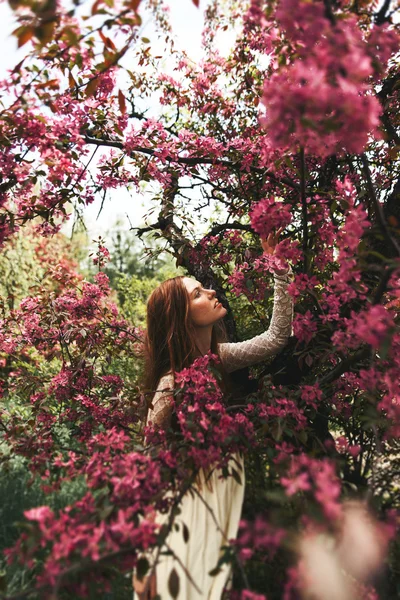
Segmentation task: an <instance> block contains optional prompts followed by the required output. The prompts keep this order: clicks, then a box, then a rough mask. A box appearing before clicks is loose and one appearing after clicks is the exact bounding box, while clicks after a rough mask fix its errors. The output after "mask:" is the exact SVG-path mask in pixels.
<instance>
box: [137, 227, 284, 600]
mask: <svg viewBox="0 0 400 600" xmlns="http://www.w3.org/2000/svg"><path fill="white" fill-rule="evenodd" d="M280 232H281V230H278V231H277V233H276V234H270V235H269V236H268V238H267V239H266V240H264V241H262V247H263V250H264V252H266V253H268V254H273V253H274V252H275V246H276V244H277V242H278V237H279V234H280ZM291 279H292V274H291V270H290V268H289V269H286V270H284V271H283V270H276V271H275V274H274V280H275V285H274V308H273V313H272V318H271V322H270V326H269V328H268V330H267V331H266V332H265V333H263V334H261V335H259V336H256V337H254V338H252V339H251V340H247V341H245V342H239V343H218V338H217V327H216V326H217V324H218V323H219V322H220V321H221V319H223V318H224V316H225V315H226V309H225V308H224V307H223V306H222V304H221V303H220V302H219V301H218V299H217V298H216V294H215V291H214V290H208V289H204V288H203V287H202V286H201V284H200V283H199V282H198V281H196V280H195V279H191V278H189V277H175V278H173V279H169V280H167V281H165V282H164V283H162V284H161V285H160V286H159V287H158V288H156V289H155V290H154V292H153V293H152V295H151V296H150V298H149V301H148V305H147V339H146V345H147V373H146V375H147V386H146V388H147V389H156V390H157V391H156V393H155V394H154V396H153V399H152V402H151V407H150V410H149V412H148V416H147V423H148V424H150V423H151V424H153V425H156V426H158V427H162V428H168V426H169V423H170V419H171V413H172V409H171V397H172V393H173V389H174V373H176V372H178V371H180V370H181V369H183V368H185V367H188V366H189V365H190V364H191V363H192V362H193V360H194V359H195V358H196V357H197V356H201V355H204V354H206V353H207V352H208V351H210V350H211V351H212V352H213V353H215V354H218V355H219V358H220V360H221V363H222V367H223V369H224V371H225V372H227V373H229V372H232V371H235V370H236V369H241V368H243V367H247V366H250V365H252V364H256V363H258V362H261V361H263V360H266V359H267V358H270V357H272V356H275V355H276V354H278V353H279V352H280V351H281V350H282V348H283V347H284V346H285V345H286V343H287V340H288V338H289V336H290V334H291V329H292V318H293V301H292V299H291V297H290V296H289V295H288V293H287V291H286V288H287V286H288V284H289V283H290V281H291ZM231 460H232V466H233V465H234V466H235V469H237V468H238V467H239V469H241V478H242V483H239V481H238V480H237V479H235V478H233V477H228V478H225V479H222V478H221V479H220V478H219V475H220V473H219V472H218V471H217V470H214V471H212V472H211V475H210V474H209V475H208V477H207V481H206V479H205V474H204V473H203V472H200V474H199V476H198V478H197V480H196V484H195V486H194V487H195V490H194V491H195V493H186V494H185V496H184V497H183V500H182V503H181V513H180V515H179V517H178V518H177V519H176V523H177V525H179V529H176V528H172V530H171V532H170V534H169V535H168V537H167V540H166V545H167V547H169V548H170V549H171V550H172V553H173V554H169V555H161V557H159V561H158V562H157V565H156V568H155V573H153V575H152V576H151V577H150V579H149V578H147V579H145V580H143V581H141V582H140V581H138V580H136V579H134V587H135V590H136V593H137V595H138V597H139V599H140V600H147V599H149V598H153V597H154V596H155V595H156V594H159V595H160V597H161V599H162V600H164V599H170V598H173V597H178V599H179V600H200V599H208V600H220V598H221V595H222V592H223V589H224V587H225V586H226V584H227V582H228V579H229V575H230V566H229V565H227V564H225V565H223V566H222V567H221V568H220V570H219V572H218V573H217V574H214V575H212V576H211V575H209V572H210V571H212V570H213V569H215V567H216V566H217V563H218V559H219V556H220V552H221V546H223V545H226V544H227V542H228V541H229V540H230V539H234V538H236V536H237V532H238V527H239V521H240V515H241V509H242V503H243V495H244V470H243V458H242V456H241V455H239V454H236V455H235V456H233V457H232V459H231ZM167 517H168V515H166V516H165V515H163V516H161V515H160V517H159V519H158V521H159V523H160V525H161V524H162V522H165V521H166V519H167ZM183 524H184V525H185V526H186V527H187V529H186V531H189V539H188V540H184V536H183V535H182V532H183ZM173 571H175V573H176V574H177V575H178V578H179V595H178V596H176V595H175V594H174V595H171V593H170V589H169V588H170V585H169V584H171V577H172V578H173V577H175V579H176V576H175V573H174V574H173V575H172V576H171V573H173Z"/></svg>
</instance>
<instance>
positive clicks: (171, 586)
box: [168, 569, 179, 598]
mask: <svg viewBox="0 0 400 600" xmlns="http://www.w3.org/2000/svg"><path fill="white" fill-rule="evenodd" d="M168 591H169V593H170V595H171V596H172V598H177V597H178V594H179V575H178V573H177V572H176V569H172V571H171V573H170V574H169V577H168Z"/></svg>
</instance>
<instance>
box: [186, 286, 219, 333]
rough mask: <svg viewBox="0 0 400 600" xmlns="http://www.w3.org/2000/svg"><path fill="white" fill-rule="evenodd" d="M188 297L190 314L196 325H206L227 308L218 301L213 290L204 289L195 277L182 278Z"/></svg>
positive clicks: (215, 319) (217, 317)
mask: <svg viewBox="0 0 400 600" xmlns="http://www.w3.org/2000/svg"><path fill="white" fill-rule="evenodd" d="M183 284H184V286H185V288H186V290H187V292H188V294H189V298H190V305H189V310H190V316H191V318H192V321H193V324H194V325H195V326H196V327H207V326H209V325H213V324H214V323H215V322H216V321H219V320H220V319H222V318H223V317H224V316H225V315H226V313H227V310H226V308H224V307H223V306H222V304H221V303H220V302H218V300H217V298H216V294H215V291H214V290H206V289H204V288H203V287H202V286H201V283H199V282H198V281H197V280H196V279H191V278H190V277H184V278H183Z"/></svg>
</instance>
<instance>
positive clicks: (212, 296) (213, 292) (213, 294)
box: [208, 290, 216, 298]
mask: <svg viewBox="0 0 400 600" xmlns="http://www.w3.org/2000/svg"><path fill="white" fill-rule="evenodd" d="M208 293H209V295H210V296H211V298H214V296H215V294H216V292H215V290H208Z"/></svg>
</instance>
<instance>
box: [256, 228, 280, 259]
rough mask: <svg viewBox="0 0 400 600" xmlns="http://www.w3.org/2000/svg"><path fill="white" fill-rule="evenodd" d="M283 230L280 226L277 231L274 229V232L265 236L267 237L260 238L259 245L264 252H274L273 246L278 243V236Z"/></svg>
mask: <svg viewBox="0 0 400 600" xmlns="http://www.w3.org/2000/svg"><path fill="white" fill-rule="evenodd" d="M282 231H283V227H280V228H279V229H278V231H276V232H275V233H272V232H271V233H270V234H269V236H268V237H267V239H265V240H263V239H261V246H262V249H263V250H264V252H265V254H274V252H275V247H276V245H277V243H278V238H279V236H280V234H281V233H282Z"/></svg>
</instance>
